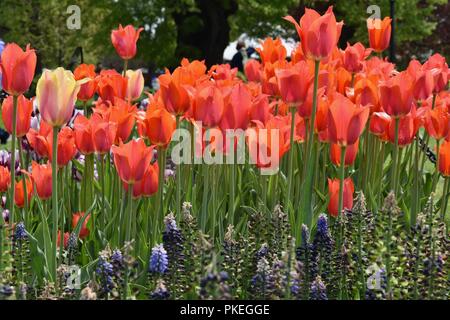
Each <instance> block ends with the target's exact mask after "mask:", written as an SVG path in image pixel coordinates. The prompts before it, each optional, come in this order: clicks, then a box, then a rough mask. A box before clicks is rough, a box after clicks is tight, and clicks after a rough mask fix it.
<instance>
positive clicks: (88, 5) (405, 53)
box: [0, 0, 450, 83]
mask: <svg viewBox="0 0 450 320" xmlns="http://www.w3.org/2000/svg"><path fill="white" fill-rule="evenodd" d="M391 2H395V19H396V31H395V32H396V33H395V41H396V51H395V53H396V55H395V57H396V60H397V62H398V63H399V65H400V67H402V66H403V64H404V63H405V62H406V61H409V60H410V59H411V58H413V57H416V58H418V59H419V60H424V59H426V58H427V57H428V56H429V55H430V54H432V53H434V52H439V53H441V54H442V55H444V56H446V57H447V59H449V57H450V18H449V16H450V3H449V1H448V0H395V1H393V0H381V1H377V0H370V1H367V0H329V1H307V0H126V1H124V0H122V1H120V0H45V1H44V0H0V7H1V10H0V39H2V40H3V41H4V42H13V41H14V42H17V43H19V44H20V45H21V46H25V45H26V44H27V43H30V44H31V46H32V47H33V48H35V49H36V50H37V53H38V59H39V61H38V72H37V73H39V72H40V70H41V69H42V67H46V68H54V67H56V66H60V65H61V66H64V67H66V68H73V67H74V66H75V65H77V64H79V63H80V62H81V60H83V61H84V62H85V63H92V64H95V65H97V67H98V68H110V67H115V68H117V69H119V70H120V69H121V67H122V62H121V60H120V59H119V58H118V57H117V56H116V54H115V53H114V49H113V46H112V45H111V42H110V33H111V30H112V29H114V28H117V26H118V25H119V23H121V24H122V25H126V24H133V25H134V26H136V27H138V26H142V27H144V28H145V30H144V31H143V32H142V33H141V37H140V39H139V42H138V56H137V57H136V58H135V59H134V60H133V61H131V65H130V67H131V68H138V67H139V68H144V72H145V73H146V77H147V78H146V81H147V82H150V83H151V81H152V78H153V79H154V78H155V75H157V74H158V73H159V72H161V71H163V70H164V68H165V67H167V68H169V69H172V68H174V67H175V66H177V65H178V64H179V62H180V60H181V58H182V57H187V58H189V59H205V60H206V63H207V64H208V66H211V65H213V64H217V63H222V62H223V61H224V60H225V61H227V60H231V59H232V57H233V55H234V54H235V53H236V52H237V48H236V46H237V43H238V40H240V42H241V43H242V42H243V43H244V44H245V45H246V47H255V46H258V44H259V42H258V40H259V39H263V38H265V37H267V36H272V37H277V36H279V37H282V39H283V41H284V43H285V44H286V46H287V47H288V52H290V48H291V47H293V46H294V45H295V41H297V39H298V37H297V35H296V32H295V29H294V28H293V27H292V25H291V24H290V23H288V22H286V21H284V20H283V19H282V17H283V16H285V15H287V14H290V15H292V16H294V17H295V18H296V19H297V18H299V17H300V16H301V15H302V14H303V12H304V10H305V7H312V8H315V9H316V10H319V11H320V12H321V13H323V12H324V11H325V10H326V8H327V7H328V6H329V5H333V6H334V11H335V14H336V16H337V18H338V20H344V21H345V26H344V29H343V33H342V36H341V41H340V42H341V43H340V46H341V47H343V48H345V45H346V42H347V41H350V42H356V41H361V42H363V43H364V44H365V45H367V43H368V41H367V29H366V19H367V18H368V17H369V16H370V14H369V13H367V7H368V6H370V5H378V6H379V7H380V9H381V17H384V16H387V15H390V5H391ZM71 5H75V6H77V7H78V8H79V20H80V28H79V29H70V28H68V27H67V22H68V19H74V18H73V16H72V14H73V13H75V14H77V12H76V11H71V9H68V8H69V6H71ZM75 18H77V17H75ZM0 46H1V43H0ZM250 54H252V52H250Z"/></svg>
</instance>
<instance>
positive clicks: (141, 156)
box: [111, 139, 153, 184]
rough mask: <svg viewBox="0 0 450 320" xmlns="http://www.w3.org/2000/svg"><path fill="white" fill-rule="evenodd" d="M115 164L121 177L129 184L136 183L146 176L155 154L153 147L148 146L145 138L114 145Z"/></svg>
mask: <svg viewBox="0 0 450 320" xmlns="http://www.w3.org/2000/svg"><path fill="white" fill-rule="evenodd" d="M111 149H112V153H113V155H114V164H115V166H116V170H117V173H118V174H119V177H120V179H121V180H122V181H123V182H124V183H127V184H134V183H136V182H137V181H139V180H141V179H142V178H144V174H145V172H146V171H147V169H148V166H149V165H150V160H151V159H152V156H153V147H147V146H146V145H145V142H144V140H142V139H137V140H131V141H130V142H128V143H126V144H124V143H122V142H120V143H119V146H112V148H111Z"/></svg>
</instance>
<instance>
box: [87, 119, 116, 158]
mask: <svg viewBox="0 0 450 320" xmlns="http://www.w3.org/2000/svg"><path fill="white" fill-rule="evenodd" d="M90 122H91V127H92V142H93V143H94V150H95V152H97V153H98V154H105V153H108V152H109V150H110V149H111V146H112V145H113V143H114V140H115V138H116V133H117V124H116V123H114V122H109V121H106V120H105V119H103V118H102V117H101V116H100V115H99V114H93V115H92V117H91V119H90Z"/></svg>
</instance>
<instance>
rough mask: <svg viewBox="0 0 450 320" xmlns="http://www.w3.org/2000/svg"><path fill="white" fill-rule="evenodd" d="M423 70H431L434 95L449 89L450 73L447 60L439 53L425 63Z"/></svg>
mask: <svg viewBox="0 0 450 320" xmlns="http://www.w3.org/2000/svg"><path fill="white" fill-rule="evenodd" d="M423 68H424V69H426V70H431V73H432V75H433V78H434V88H433V93H435V94H436V93H439V92H441V91H443V90H445V89H446V88H447V87H448V81H449V80H450V71H449V68H448V64H447V63H446V62H445V58H444V57H443V56H441V55H440V54H439V53H436V54H434V55H432V56H431V57H430V58H428V60H427V61H426V62H425V63H424V65H423Z"/></svg>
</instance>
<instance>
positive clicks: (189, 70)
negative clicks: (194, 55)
mask: <svg viewBox="0 0 450 320" xmlns="http://www.w3.org/2000/svg"><path fill="white" fill-rule="evenodd" d="M181 69H182V71H183V72H182V73H183V77H182V78H183V84H186V85H190V86H194V85H195V84H196V83H201V82H203V81H205V80H208V79H209V77H208V76H207V75H206V74H205V72H206V65H205V61H204V60H203V61H199V60H194V61H192V62H189V60H188V59H186V58H183V59H182V60H181Z"/></svg>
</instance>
